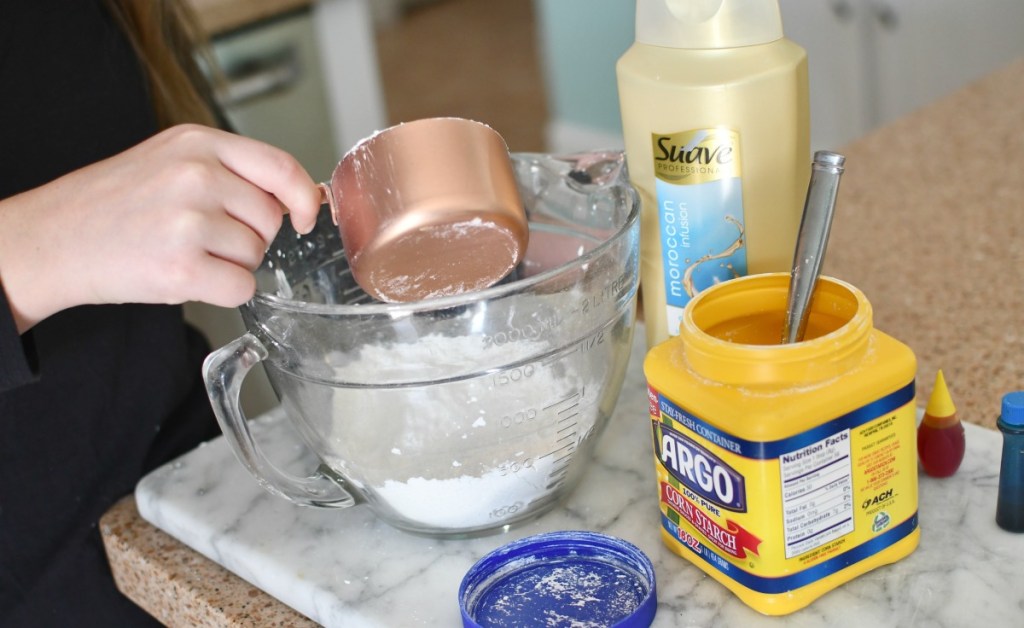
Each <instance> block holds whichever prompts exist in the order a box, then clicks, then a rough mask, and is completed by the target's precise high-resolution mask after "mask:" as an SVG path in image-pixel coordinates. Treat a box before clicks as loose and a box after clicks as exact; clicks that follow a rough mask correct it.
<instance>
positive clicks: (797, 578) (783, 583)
mask: <svg viewBox="0 0 1024 628" xmlns="http://www.w3.org/2000/svg"><path fill="white" fill-rule="evenodd" d="M661 525H662V526H663V527H664V528H665V530H667V531H668V532H669V533H670V534H672V536H673V537H675V538H676V539H678V540H679V541H680V543H682V545H683V546H684V547H686V548H687V549H689V550H690V551H691V552H693V553H694V554H696V555H697V556H700V557H701V559H703V560H704V562H706V563H707V564H709V565H711V566H712V567H714V568H715V569H717V570H718V571H720V572H722V573H723V574H725V575H727V576H728V577H729V578H731V579H733V580H735V581H736V582H738V583H740V584H742V585H743V586H745V587H747V588H748V589H750V590H752V591H757V592H758V593H768V594H776V593H786V592H789V591H793V590H796V589H799V588H800V587H803V586H806V585H808V584H811V583H813V582H817V581H818V580H821V579H822V578H826V577H828V576H831V575H832V574H834V573H837V572H839V571H842V570H843V569H846V568H847V567H849V566H850V565H853V564H856V563H858V562H860V561H862V560H864V559H865V558H868V557H870V556H874V555H875V554H877V553H878V552H880V551H882V550H884V549H885V548H887V547H889V546H890V545H893V544H894V543H896V542H897V541H900V540H902V539H904V538H905V537H907V536H908V535H910V534H911V533H912V532H913V531H914V530H916V529H917V513H916V512H915V513H914V514H913V515H911V517H910V518H909V519H907V520H906V521H904V522H903V523H901V524H899V525H898V526H896V527H894V528H892V529H891V530H889V531H888V532H885V533H883V534H880V535H878V536H876V537H875V538H873V539H871V540H869V541H867V542H864V543H861V544H860V545H858V546H857V547H854V548H851V549H849V550H847V551H845V552H843V553H842V554H839V555H838V556H833V557H832V558H830V559H828V560H826V561H825V562H823V563H821V564H819V565H815V566H813V567H809V568H807V569H804V570H803V571H801V572H799V573H795V574H791V575H788V576H780V577H778V578H765V577H762V576H756V575H754V574H752V573H749V572H747V571H744V570H742V569H740V568H739V567H736V566H735V565H733V564H732V563H729V562H727V561H725V560H724V559H723V558H721V557H720V556H718V555H717V554H714V556H706V555H705V554H707V553H709V552H710V546H708V545H706V544H704V543H703V542H702V543H701V545H702V550H703V551H699V550H696V549H694V548H693V547H691V546H690V545H687V544H686V543H683V542H682V540H681V539H679V538H678V530H679V526H678V525H676V524H674V523H672V522H671V521H670V520H669V519H668V517H666V516H665V515H664V514H662V515H661Z"/></svg>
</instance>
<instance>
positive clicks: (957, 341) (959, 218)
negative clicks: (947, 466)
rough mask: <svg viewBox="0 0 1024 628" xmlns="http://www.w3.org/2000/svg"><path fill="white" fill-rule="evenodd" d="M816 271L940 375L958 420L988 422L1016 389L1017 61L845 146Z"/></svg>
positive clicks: (1020, 303)
mask: <svg viewBox="0 0 1024 628" xmlns="http://www.w3.org/2000/svg"><path fill="white" fill-rule="evenodd" d="M842 152H844V154H846V155H847V162H846V174H844V175H843V181H842V183H841V184H840V190H839V199H838V202H837V206H836V215H835V218H834V221H833V224H832V236H831V239H830V242H829V249H828V257H827V258H826V261H825V269H824V272H825V273H827V274H830V275H833V276H836V277H838V278H840V279H843V280H846V281H848V282H850V283H852V284H853V285H855V286H857V287H858V288H860V289H861V290H863V291H864V293H865V294H866V295H867V298H868V300H869V301H871V304H872V306H873V308H874V314H875V327H877V328H878V329H881V330H882V331H884V332H886V333H888V334H890V335H892V336H895V337H896V338H898V339H899V340H901V341H903V342H904V343H905V344H907V345H909V346H910V348H911V349H913V350H914V352H915V353H916V354H917V358H918V380H917V382H918V399H919V403H921V404H924V403H925V402H926V401H927V399H928V395H929V394H930V393H931V389H932V385H933V383H934V381H935V373H936V371H937V370H938V369H940V368H941V369H942V371H943V374H944V375H945V378H946V382H947V383H948V384H949V388H950V392H951V393H952V395H953V400H954V402H955V403H956V406H957V410H958V414H959V416H960V418H961V419H963V420H966V421H970V422H972V423H977V424H979V425H984V426H987V427H992V428H994V427H995V422H996V416H997V415H998V413H999V404H1000V400H1001V398H1002V395H1003V394H1004V393H1006V392H1009V391H1012V390H1017V389H1024V60H1018V61H1016V62H1015V63H1013V64H1011V65H1009V66H1007V67H1006V68H1005V69H1003V70H1001V71H999V72H996V73H994V74H992V75H990V76H988V77H986V78H985V79H983V80H981V81H979V82H976V83H974V84H972V85H970V86H968V87H967V88H965V89H963V90H960V91H958V92H956V93H954V94H953V95H951V96H949V97H947V98H945V99H943V100H941V101H939V102H937V103H935V104H933V105H931V106H929V107H926V108H924V109H921V110H919V111H917V112H915V113H913V114H911V115H910V116H907V117H905V118H902V119H900V120H898V121H896V122H895V123H893V124H891V125H889V126H886V127H884V128H881V129H879V130H877V131H874V132H872V133H871V134H870V135H867V136H866V137H864V138H863V139H861V140H859V141H857V142H855V143H853V144H851V145H849V146H847V147H846V148H845V149H844V150H842Z"/></svg>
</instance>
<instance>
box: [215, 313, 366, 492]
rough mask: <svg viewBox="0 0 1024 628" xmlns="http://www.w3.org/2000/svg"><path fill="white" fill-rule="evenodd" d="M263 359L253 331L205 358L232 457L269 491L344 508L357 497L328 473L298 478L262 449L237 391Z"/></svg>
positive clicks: (260, 345)
mask: <svg viewBox="0 0 1024 628" xmlns="http://www.w3.org/2000/svg"><path fill="white" fill-rule="evenodd" d="M265 359H267V348H266V347H264V346H263V343H261V342H260V341H259V339H258V338H256V336H254V335H253V334H252V333H246V334H245V335H243V336H241V337H239V338H236V339H235V340H232V341H231V342H229V343H228V344H226V345H224V346H223V347H221V348H220V349H217V350H216V351H214V352H213V353H211V354H210V355H209V356H207V357H206V361H205V362H204V363H203V379H204V380H205V381H206V392H207V394H208V395H209V396H210V402H211V404H212V406H213V412H214V414H215V415H217V422H218V423H220V429H221V431H222V432H224V438H225V440H227V442H228V445H230V447H231V450H232V451H233V452H234V454H235V457H236V458H238V460H239V462H241V463H242V465H243V466H244V467H245V468H246V469H248V470H249V473H251V474H252V475H253V477H255V478H256V480H257V481H259V483H260V486H262V487H263V488H265V489H266V490H268V491H269V492H271V493H273V494H275V495H280V496H281V497H284V498H286V499H288V500H290V501H293V502H295V503H296V504H299V505H301V506H319V507H322V508H347V507H349V506H353V505H355V503H356V500H355V499H354V498H353V497H352V495H351V494H349V493H348V492H347V491H346V490H345V489H343V488H341V487H340V486H338V484H336V483H335V482H334V481H332V480H331V479H330V478H329V477H328V475H327V474H324V473H323V472H317V473H316V474H314V475H312V476H309V477H305V478H300V477H296V476H293V475H291V474H288V473H285V472H283V471H281V470H279V469H278V468H277V467H275V466H274V465H273V464H272V463H271V462H270V461H269V460H268V459H267V458H266V456H264V455H263V452H262V451H261V450H260V448H259V445H257V443H256V440H255V439H254V438H253V436H252V432H251V431H250V429H249V421H248V420H247V419H246V418H245V415H244V414H243V413H242V407H241V404H240V403H239V393H240V392H241V390H242V381H243V380H244V379H245V376H246V374H247V373H248V372H249V371H250V370H251V369H252V367H254V366H256V364H258V363H259V362H261V361H263V360H265Z"/></svg>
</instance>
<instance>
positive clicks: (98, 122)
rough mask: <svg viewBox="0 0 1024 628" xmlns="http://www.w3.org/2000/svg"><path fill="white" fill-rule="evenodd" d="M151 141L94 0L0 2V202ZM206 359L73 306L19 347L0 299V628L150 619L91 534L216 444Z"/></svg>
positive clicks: (144, 113)
mask: <svg viewBox="0 0 1024 628" xmlns="http://www.w3.org/2000/svg"><path fill="white" fill-rule="evenodd" d="M155 132H156V123H155V120H154V116H153V112H152V107H151V105H150V101H149V98H148V95H147V93H146V83H145V81H144V76H143V73H142V71H141V69H140V66H139V64H138V62H137V60H136V58H135V56H134V53H133V51H132V48H131V46H130V45H129V44H128V42H127V41H126V39H125V37H124V36H123V34H122V33H121V32H120V31H119V30H118V28H117V27H116V25H115V24H114V23H113V22H112V20H111V19H110V18H109V16H108V15H107V14H106V12H105V10H104V8H103V5H102V2H100V1H99V0H33V1H31V2H23V1H7V2H3V3H2V7H0V198H7V197H9V196H11V195H13V194H17V193H18V192H21V191H23V190H26V189H30V188H33V187H36V186H38V185H42V184H44V183H46V182H48V181H51V180H53V179H55V178H57V177H59V176H61V175H63V174H65V173H67V172H69V171H71V170H74V169H77V168H79V167H82V166H85V165H87V164H89V163H92V162H95V161H97V160H100V159H103V158H105V157H108V156H110V155H113V154H115V153H117V152H120V151H122V150H124V149H126V148H128V147H130V146H132V145H134V144H137V143H138V142H140V141H142V140H143V139H145V138H146V137H149V136H150V135H152V134H153V133H155ZM113 235H114V234H112V236H113ZM0 282H2V277H0ZM206 351H207V348H206V346H205V344H204V342H203V340H202V339H201V338H200V337H199V336H198V334H196V333H195V332H193V331H191V330H189V329H188V328H187V327H186V326H185V324H184V323H183V320H182V314H181V310H180V308H177V307H169V306H155V305H109V306H86V307H78V308H73V309H70V310H66V311H64V312H60V313H58V314H56V315H54V316H52V317H50V318H48V319H46V320H44V321H42V322H41V323H39V324H38V325H36V326H35V327H33V328H32V330H31V331H30V332H29V333H28V334H27V335H24V336H19V335H18V333H17V331H16V330H15V328H14V323H13V320H12V317H11V312H10V309H9V307H8V303H7V301H6V299H5V298H4V297H3V296H2V294H0V626H5V627H12V626H33V627H39V626H43V627H45V626H92V625H96V626H137V625H146V624H147V623H155V622H153V621H152V620H151V619H150V618H148V616H147V615H146V614H145V613H143V612H142V611H141V610H140V609H138V608H137V607H135V606H134V604H132V602H130V601H129V600H128V599H127V598H125V597H123V596H122V595H121V594H120V593H119V592H118V591H117V590H116V588H115V586H114V583H113V581H112V578H111V576H110V574H109V568H108V567H107V563H106V558H105V555H104V551H103V547H102V541H101V538H100V534H99V531H98V529H97V522H98V520H99V517H100V516H101V515H102V514H103V513H104V512H106V510H107V509H109V507H110V506H111V505H112V504H113V503H114V502H115V501H117V500H118V499H120V498H121V497H122V496H124V495H126V494H129V493H130V492H131V491H132V490H133V489H134V486H135V483H136V482H137V481H138V479H139V478H140V477H141V476H142V475H143V474H144V473H145V472H146V471H147V470H149V469H151V468H153V467H154V466H156V465H158V464H160V463H162V462H164V461H166V460H168V459H169V458H170V457H173V456H175V455H178V454H180V453H183V452H184V451H187V450H188V449H190V448H192V447H194V446H195V445H197V444H198V443H199V442H201V441H202V440H205V439H208V438H211V437H213V436H214V435H216V434H217V429H216V423H215V421H214V420H213V417H212V412H211V411H210V408H209V403H208V400H207V399H206V395H205V392H204V388H203V386H202V381H201V377H200V365H201V361H202V358H203V357H204V355H205V353H206Z"/></svg>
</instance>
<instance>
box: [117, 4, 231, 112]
mask: <svg viewBox="0 0 1024 628" xmlns="http://www.w3.org/2000/svg"><path fill="white" fill-rule="evenodd" d="M104 4H105V5H106V7H107V9H108V10H109V11H110V14H111V16H113V18H114V20H115V22H117V24H118V25H119V26H120V27H121V29H122V30H123V31H124V33H125V35H126V36H127V37H128V40H129V42H130V43H131V45H132V48H134V49H135V52H136V54H137V55H138V57H139V61H140V63H141V65H142V67H143V69H144V70H145V72H146V78H147V81H148V85H149V93H150V97H151V98H152V100H153V108H154V110H155V111H156V118H157V123H158V124H159V125H160V128H161V129H165V128H168V127H170V126H174V125H175V124H181V123H184V122H194V123H198V124H205V125H207V126H218V123H217V117H216V115H215V114H214V112H213V106H212V103H213V100H212V90H211V89H210V84H209V82H208V81H207V79H206V77H205V76H204V75H203V73H202V71H201V70H200V67H199V64H198V62H197V61H196V55H197V54H198V55H203V56H204V58H206V59H208V58H209V54H208V50H209V48H208V42H207V37H206V35H205V34H204V33H203V31H202V28H201V27H200V26H199V22H198V20H197V19H196V17H195V15H194V13H193V12H192V10H191V9H190V7H189V2H188V1H187V0H104Z"/></svg>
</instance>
